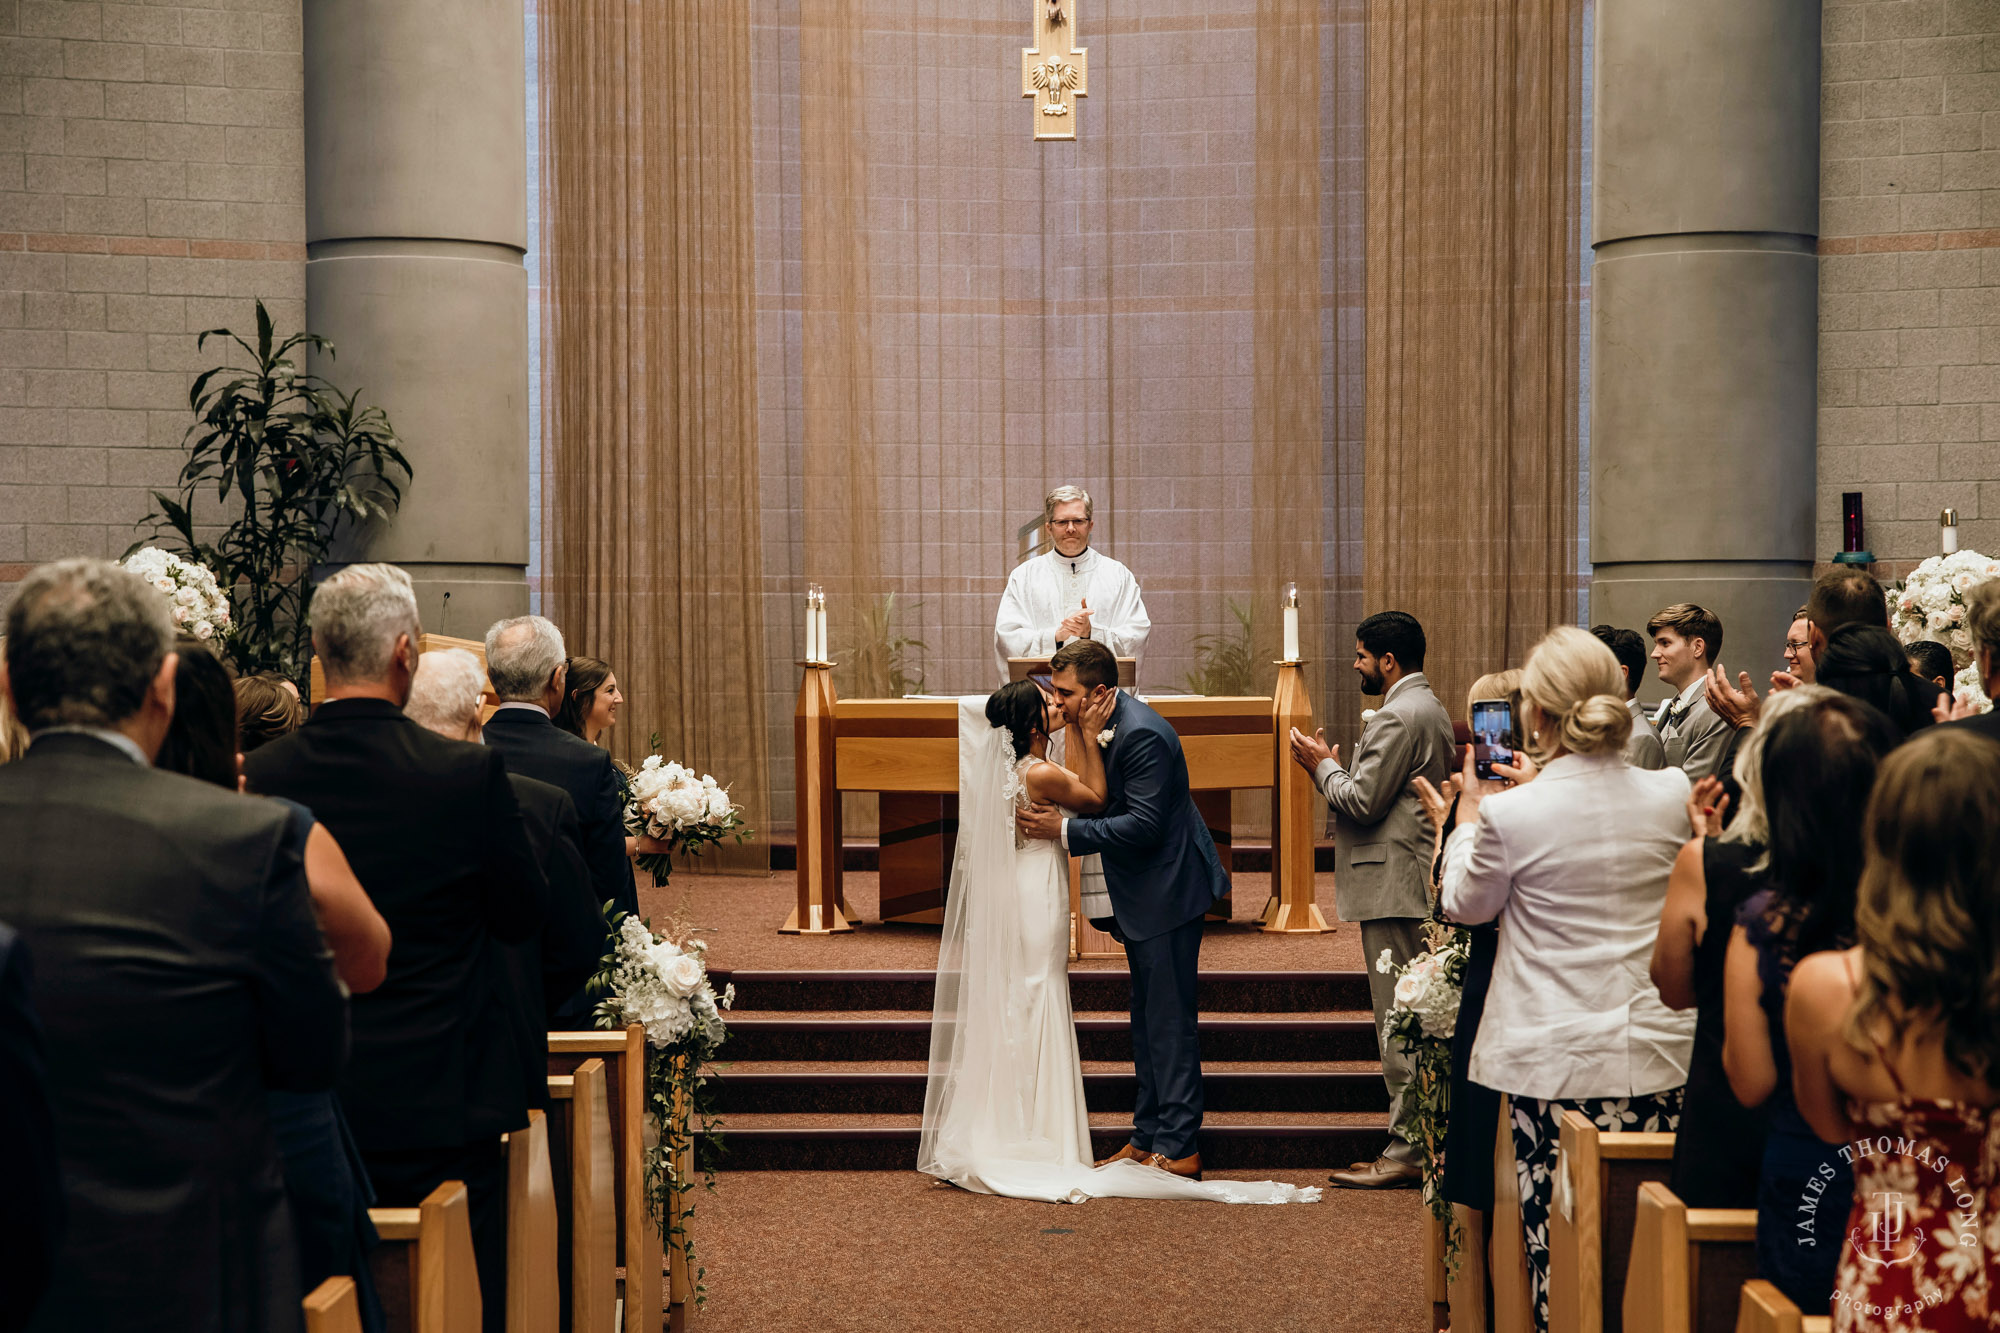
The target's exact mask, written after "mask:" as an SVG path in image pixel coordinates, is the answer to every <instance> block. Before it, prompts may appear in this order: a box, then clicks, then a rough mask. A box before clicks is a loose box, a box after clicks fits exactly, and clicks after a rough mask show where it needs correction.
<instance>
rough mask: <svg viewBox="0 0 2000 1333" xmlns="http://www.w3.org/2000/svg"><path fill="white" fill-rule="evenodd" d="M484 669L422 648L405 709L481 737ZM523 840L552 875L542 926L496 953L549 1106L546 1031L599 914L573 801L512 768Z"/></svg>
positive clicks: (526, 1053) (429, 723)
mask: <svg viewBox="0 0 2000 1333" xmlns="http://www.w3.org/2000/svg"><path fill="white" fill-rule="evenodd" d="M485 684H486V672H485V671H484V670H482V669H481V667H480V665H479V659H478V658H476V657H474V656H473V655H472V654H471V653H468V652H466V651H465V650H464V649H463V648H447V649H445V650H443V651H441V652H429V653H425V654H424V655H423V657H422V659H421V660H420V661H419V662H418V663H417V674H416V680H415V682H414V683H413V684H412V685H411V687H410V701H409V702H408V703H407V704H405V705H404V706H403V712H404V713H405V714H406V715H408V717H409V719H410V720H411V721H412V722H415V723H416V724H417V725H418V726H420V727H423V728H424V729H425V730H427V731H434V732H436V733H437V734H438V735H440V736H444V737H446V738H448V739H450V740H456V741H472V742H474V743H475V744H476V743H478V741H479V740H480V734H481V728H480V723H479V713H480V692H481V690H482V689H483V688H484V687H485ZM507 780H508V782H509V783H510V784H512V786H513V788H514V797H515V799H516V800H518V801H519V802H520V803H521V814H522V815H523V816H524V818H525V819H526V822H527V828H528V843H529V845H530V846H531V847H533V848H534V852H535V857H536V859H537V861H538V862H539V863H540V865H541V867H542V873H543V874H544V875H546V876H547V877H548V881H549V909H548V913H547V915H546V916H545V917H544V918H543V920H542V929H541V933H540V934H539V935H538V936H537V937H536V938H534V939H531V940H524V941H522V942H521V943H519V944H501V943H499V942H498V941H494V942H493V943H492V944H491V945H490V947H491V948H492V950H493V952H494V955H495V960H496V962H497V963H498V965H499V966H500V967H502V968H503V969H505V970H506V972H507V975H508V976H509V977H510V978H511V980H512V984H511V986H510V987H509V999H510V1000H511V1001H512V1014H513V1017H514V1020H515V1023H514V1027H515V1037H516V1041H517V1044H518V1045H519V1046H520V1048H521V1051H522V1062H521V1064H522V1072H523V1077H524V1078H526V1080H527V1082H526V1084H525V1087H524V1090H525V1091H526V1093H527V1096H528V1105H529V1106H531V1107H539V1108H541V1109H543V1110H546V1109H548V1104H549V1082H548V1068H547V1064H548V1061H547V1052H548V1033H549V1028H550V1025H551V1022H552V1020H553V1018H554V1015H555V1011H556V1008H557V1007H558V1006H559V1005H561V1004H562V1002H563V1001H565V1000H567V999H569V997H570V996H572V995H574V994H576V992H577V991H578V989H580V988H581V987H582V986H583V983H584V982H586V981H588V980H590V978H591V976H592V975H593V974H594V973H595V972H596V971H597V965H598V962H599V960H600V959H602V958H603V956H604V951H605V947H606V946H605V941H606V936H605V931H604V916H603V913H601V912H600V911H599V910H598V907H597V899H596V898H595V897H593V896H592V888H591V883H590V871H589V869H588V868H586V867H585V865H584V861H583V853H582V851H581V850H579V848H578V844H577V840H578V838H579V837H580V833H579V828H578V824H577V819H576V806H575V805H573V804H572V803H571V802H570V799H569V795H568V793H566V792H564V791H563V790H562V789H561V788H560V787H551V786H550V785H549V784H548V783H546V782H537V781H535V780H534V779H533V778H524V777H522V776H521V775H520V774H518V773H510V774H508V775H507Z"/></svg>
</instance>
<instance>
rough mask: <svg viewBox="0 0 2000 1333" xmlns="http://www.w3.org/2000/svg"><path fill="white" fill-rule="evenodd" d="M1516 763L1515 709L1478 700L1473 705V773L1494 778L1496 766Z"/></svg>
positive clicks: (1494, 701)
mask: <svg viewBox="0 0 2000 1333" xmlns="http://www.w3.org/2000/svg"><path fill="white" fill-rule="evenodd" d="M1513 762H1514V705H1512V704H1511V703H1509V702H1508V701H1507V700H1505V699H1476V700H1474V701H1473V704H1472V771H1473V772H1474V773H1476V774H1478V775H1479V776H1480V777H1481V778H1485V779H1488V780H1491V779H1492V778H1493V777H1494V772H1493V765H1495V764H1512V763H1513Z"/></svg>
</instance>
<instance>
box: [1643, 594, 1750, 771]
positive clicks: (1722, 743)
mask: <svg viewBox="0 0 2000 1333" xmlns="http://www.w3.org/2000/svg"><path fill="white" fill-rule="evenodd" d="M1646 633H1648V634H1650V635H1652V636H1653V661H1654V662H1655V663H1657V664H1658V666H1659V669H1660V679H1661V680H1663V681H1665V682H1666V683H1667V684H1668V685H1671V686H1672V687H1673V688H1674V697H1673V698H1671V699H1669V700H1667V701H1666V702H1665V703H1664V704H1661V705H1660V711H1659V712H1658V713H1656V714H1655V715H1654V717H1653V725H1654V726H1656V727H1658V728H1659V729H1660V743H1661V744H1662V745H1663V746H1664V747H1665V748H1666V755H1667V767H1669V768H1678V769H1680V770H1681V771H1682V772H1684V773H1686V774H1687V775H1688V781H1689V782H1700V781H1701V780H1702V779H1703V778H1705V777H1708V776H1709V775H1710V774H1712V773H1714V772H1715V771H1716V769H1717V768H1719V767H1720V766H1721V763H1722V752H1723V750H1724V748H1726V747H1727V746H1728V744H1729V736H1730V733H1731V732H1732V731H1734V730H1735V728H1733V727H1731V726H1730V725H1729V723H1728V722H1727V721H1726V720H1724V719H1723V718H1722V717H1721V716H1720V715H1719V714H1717V713H1716V711H1715V710H1714V709H1713V708H1711V707H1709V703H1708V676H1709V673H1710V672H1711V671H1713V670H1714V669H1715V660H1716V658H1717V657H1719V656H1720V655H1721V653H1722V621H1721V619H1720V618H1719V617H1717V616H1716V614H1715V613H1714V612H1713V611H1710V610H1708V609H1706V608H1704V607H1699V606H1696V605H1695V604H1694V603H1693V602H1678V603H1676V604H1674V605H1673V606H1670V607H1668V608H1666V610H1664V611H1661V612H1660V613H1659V614H1658V615H1656V616H1654V617H1653V618H1652V619H1651V620H1649V621H1647V622H1646Z"/></svg>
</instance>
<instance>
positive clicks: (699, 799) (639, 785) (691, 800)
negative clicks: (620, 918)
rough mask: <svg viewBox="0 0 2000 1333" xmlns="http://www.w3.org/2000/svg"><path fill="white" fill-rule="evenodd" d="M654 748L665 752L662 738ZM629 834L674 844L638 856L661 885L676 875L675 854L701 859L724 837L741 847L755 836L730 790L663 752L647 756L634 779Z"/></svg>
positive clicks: (638, 861) (627, 813)
mask: <svg viewBox="0 0 2000 1333" xmlns="http://www.w3.org/2000/svg"><path fill="white" fill-rule="evenodd" d="M649 748H651V749H653V750H655V751H657V750H658V749H659V748H660V738H659V736H658V734H655V735H654V736H653V738H652V743H651V745H650V747H649ZM625 831H626V832H627V833H630V834H633V835H634V836H636V837H645V838H652V839H655V840H656V841H659V842H663V843H666V844H667V845H668V850H667V851H664V852H640V853H639V854H638V855H637V856H634V857H633V858H632V861H633V864H635V865H637V866H638V867H639V869H641V870H644V871H646V872H648V873H649V874H651V875H652V876H653V878H654V879H655V880H656V881H658V882H659V883H661V884H665V883H666V882H667V877H668V876H669V875H671V874H672V873H673V868H674V863H673V853H674V852H683V853H685V854H687V855H689V856H700V855H701V853H702V850H703V849H704V848H706V847H708V846H710V845H711V844H713V843H718V842H721V841H722V840H723V839H724V838H734V839H735V840H736V841H737V842H739V843H740V842H742V841H743V840H744V839H745V838H747V837H749V836H750V828H749V826H748V825H747V824H745V823H744V822H743V811H742V810H741V809H739V808H738V807H737V805H736V803H735V802H734V801H732V800H731V799H730V797H729V789H728V788H727V787H724V786H723V785H722V784H721V783H719V782H717V781H716V780H715V779H714V778H712V777H710V776H709V775H708V774H706V773H703V774H701V775H700V776H699V777H697V776H695V772H694V770H693V769H690V768H683V767H682V766H681V765H679V764H677V763H673V762H671V761H669V760H666V759H662V758H661V757H660V756H659V755H658V754H649V755H647V756H646V761H645V762H644V763H643V764H641V765H640V766H639V771H638V772H637V773H634V774H633V775H632V783H631V794H630V796H629V797H628V798H627V800H626V804H625Z"/></svg>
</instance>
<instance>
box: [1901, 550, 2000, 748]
mask: <svg viewBox="0 0 2000 1333" xmlns="http://www.w3.org/2000/svg"><path fill="white" fill-rule="evenodd" d="M1990 578H2000V560H1989V559H1987V558H1986V557H1985V556H1983V555H1981V554H1979V552H1977V551H1954V552H1953V553H1952V554H1950V555H1934V556H1932V557H1931V558H1930V559H1928V560H1926V561H1924V562H1923V563H1922V564H1921V565H1918V566H1917V567H1916V568H1915V569H1914V570H1912V571H1911V572H1910V576H1909V577H1908V578H1906V579H1904V580H1903V581H1902V582H1901V583H1897V584H1892V585H1891V586H1890V589H1889V594H1890V596H1889V627H1890V628H1891V629H1893V630H1895V631H1896V637H1897V638H1898V639H1901V640H1902V641H1903V642H1904V643H1915V642H1917V641H1918V640H1919V639H1932V640H1935V641H1936V642H1938V643H1941V644H1943V645H1944V646H1945V647H1947V648H1949V649H1951V660H1952V662H1953V664H1954V665H1956V666H1957V667H1958V674H1957V676H1955V677H1954V678H1953V680H1952V687H1953V689H1954V690H1955V691H1957V692H1958V693H1959V694H1960V695H1961V696H1965V697H1969V698H1970V699H1971V700H1972V702H1973V704H1974V706H1975V707H1977V708H1978V710H1979V711H1980V712H1982V713H1984V712H1987V711H1988V710H1990V709H1991V708H1992V707H1993V701H1992V700H1990V699H1988V698H1987V697H1986V691H1985V689H1984V688H1983V682H1982V681H1981V680H1980V679H1979V669H1978V667H1976V666H1975V665H1973V654H1972V632H1971V631H1970V630H1968V629H1966V627H1965V594H1966V593H1968V592H1970V591H1971V590H1972V588H1973V587H1974V586H1975V585H1977V584H1981V583H1984V582H1986V580H1988V579H1990Z"/></svg>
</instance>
